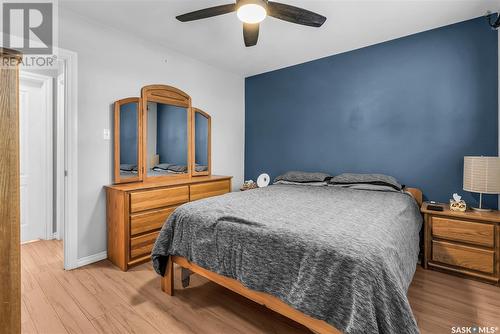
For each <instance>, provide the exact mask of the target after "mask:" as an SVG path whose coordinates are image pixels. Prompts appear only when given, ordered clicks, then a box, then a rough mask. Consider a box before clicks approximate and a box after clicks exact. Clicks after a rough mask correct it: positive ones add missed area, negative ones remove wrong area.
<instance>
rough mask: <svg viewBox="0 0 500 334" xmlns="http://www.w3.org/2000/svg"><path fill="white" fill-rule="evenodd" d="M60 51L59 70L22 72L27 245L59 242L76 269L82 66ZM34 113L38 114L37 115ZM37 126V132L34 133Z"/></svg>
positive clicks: (23, 200)
mask: <svg viewBox="0 0 500 334" xmlns="http://www.w3.org/2000/svg"><path fill="white" fill-rule="evenodd" d="M57 53H58V56H57V67H54V68H51V69H28V68H23V67H21V68H20V72H19V86H20V90H19V107H20V108H19V109H20V122H19V123H20V146H21V147H20V165H21V166H20V167H21V169H22V170H21V175H22V176H21V183H22V187H21V189H20V191H21V192H24V194H22V195H21V203H20V204H21V205H20V206H21V208H20V211H21V220H22V221H21V224H22V227H21V230H23V233H22V235H21V242H29V241H33V240H43V242H44V243H46V242H52V241H53V242H52V244H51V248H53V249H54V250H55V252H54V253H57V254H59V255H60V256H59V257H60V259H61V260H62V261H60V262H63V263H64V269H74V268H76V267H78V264H79V262H78V251H77V249H78V242H77V240H78V233H77V232H78V225H77V220H78V218H77V217H78V215H77V192H78V185H77V178H78V168H77V161H78V159H77V152H78V140H77V129H78V120H77V103H78V97H77V83H78V77H77V68H78V67H77V55H76V53H74V52H72V51H69V50H65V49H57ZM50 92H52V93H50ZM30 100H32V101H33V103H31V104H32V105H34V107H33V106H31V105H30ZM21 104H23V105H21ZM30 108H32V109H34V110H35V111H32V110H30ZM21 109H26V111H24V110H21ZM34 112H35V113H36V112H37V113H38V114H37V115H35V116H34V117H31V116H32V113H34ZM23 117H24V118H26V119H23ZM34 123H38V124H37V129H35V130H32V128H34ZM36 138H38V140H36ZM23 141H24V142H23ZM23 155H25V156H24V157H23ZM51 157H52V158H51ZM50 171H52V172H50ZM31 176H32V177H31ZM31 189H33V190H34V191H31ZM30 201H31V203H30ZM33 202H35V203H33ZM23 211H24V214H23ZM35 243H36V242H35ZM29 244H33V242H32V243H27V244H26V245H29ZM53 245H56V247H52V246H53ZM23 246H24V245H23ZM23 246H21V248H23ZM21 253H23V252H22V249H21ZM62 254H64V256H63V255H62ZM21 262H23V259H21ZM58 266H59V264H58ZM61 266H62V265H61Z"/></svg>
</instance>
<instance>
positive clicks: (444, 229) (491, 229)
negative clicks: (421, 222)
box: [432, 217, 495, 247]
mask: <svg viewBox="0 0 500 334" xmlns="http://www.w3.org/2000/svg"><path fill="white" fill-rule="evenodd" d="M432 236H433V237H438V238H442V239H447V240H455V241H462V242H466V243H470V244H476V245H480V246H485V247H493V245H494V240H495V226H493V225H489V224H481V223H472V222H466V221H461V220H455V219H449V218H442V217H432Z"/></svg>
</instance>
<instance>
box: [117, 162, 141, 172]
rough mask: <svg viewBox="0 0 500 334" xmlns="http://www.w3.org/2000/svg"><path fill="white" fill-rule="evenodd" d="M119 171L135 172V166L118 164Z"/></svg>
mask: <svg viewBox="0 0 500 334" xmlns="http://www.w3.org/2000/svg"><path fill="white" fill-rule="evenodd" d="M120 170H123V171H125V172H131V171H133V170H137V166H136V165H134V164H120Z"/></svg>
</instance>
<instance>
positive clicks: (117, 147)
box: [113, 97, 143, 183]
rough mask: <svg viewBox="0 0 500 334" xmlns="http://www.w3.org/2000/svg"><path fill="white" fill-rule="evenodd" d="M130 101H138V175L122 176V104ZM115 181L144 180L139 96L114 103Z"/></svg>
mask: <svg viewBox="0 0 500 334" xmlns="http://www.w3.org/2000/svg"><path fill="white" fill-rule="evenodd" d="M128 103H137V176H135V177H127V178H122V177H121V175H120V144H121V143H120V112H121V106H122V105H124V104H128ZM114 109H115V110H114V128H113V131H114V132H113V134H114V164H115V165H114V174H115V175H114V183H129V182H137V181H141V180H142V164H143V160H142V159H141V157H142V155H141V149H142V143H141V140H142V117H141V113H140V109H141V108H140V99H139V98H138V97H128V98H125V99H121V100H118V101H116V102H115V103H114Z"/></svg>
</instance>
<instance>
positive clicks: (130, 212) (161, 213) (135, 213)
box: [106, 175, 231, 271]
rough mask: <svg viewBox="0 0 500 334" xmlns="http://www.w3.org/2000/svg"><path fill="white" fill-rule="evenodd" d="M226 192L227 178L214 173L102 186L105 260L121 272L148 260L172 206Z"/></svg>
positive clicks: (228, 185)
mask: <svg viewBox="0 0 500 334" xmlns="http://www.w3.org/2000/svg"><path fill="white" fill-rule="evenodd" d="M230 191H231V177H230V176H215V175H212V176H198V177H190V178H184V179H173V180H168V181H161V182H135V183H125V184H116V185H110V186H106V205H107V214H106V219H107V225H108V259H109V260H110V261H111V262H113V263H114V264H115V265H117V266H118V267H120V269H122V270H124V271H126V270H128V268H130V267H132V266H135V265H138V264H141V263H143V262H147V261H149V260H150V255H151V250H152V248H153V245H154V243H155V241H156V237H157V236H158V233H159V231H160V229H161V228H162V226H163V224H164V223H165V221H166V219H167V218H168V217H169V216H170V214H171V213H172V212H173V211H174V210H175V208H177V207H178V206H179V205H181V204H184V203H187V202H190V201H196V200H198V199H202V198H206V197H212V196H217V195H222V194H225V193H228V192H230Z"/></svg>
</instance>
